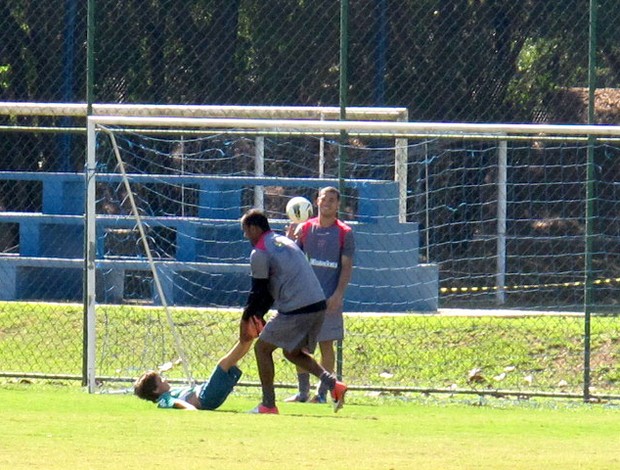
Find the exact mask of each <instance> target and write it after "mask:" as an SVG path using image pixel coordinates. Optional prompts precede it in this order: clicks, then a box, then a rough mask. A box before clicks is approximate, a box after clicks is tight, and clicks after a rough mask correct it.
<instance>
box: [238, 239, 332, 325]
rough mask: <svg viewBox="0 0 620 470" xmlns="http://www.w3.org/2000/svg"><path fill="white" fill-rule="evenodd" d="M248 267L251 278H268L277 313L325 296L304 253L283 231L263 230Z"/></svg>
mask: <svg viewBox="0 0 620 470" xmlns="http://www.w3.org/2000/svg"><path fill="white" fill-rule="evenodd" d="M250 268H251V271H252V277H253V278H256V279H269V291H270V293H271V296H272V297H273V299H274V304H273V306H274V308H275V309H277V310H278V312H280V313H288V312H292V311H293V310H297V309H299V308H302V307H306V306H308V305H312V304H315V303H317V302H321V301H322V300H325V294H323V289H322V288H321V284H319V280H318V279H317V277H316V275H315V274H314V271H313V270H312V267H311V266H310V263H308V260H307V259H306V256H305V255H304V253H303V252H302V251H301V249H300V248H299V247H298V246H297V244H296V243H295V242H294V241H292V240H290V239H289V238H287V237H285V236H284V235H278V234H276V233H275V232H273V231H269V232H265V233H264V234H263V236H262V237H261V238H260V240H259V241H258V243H257V244H256V246H255V247H254V249H253V250H252V253H251V254H250Z"/></svg>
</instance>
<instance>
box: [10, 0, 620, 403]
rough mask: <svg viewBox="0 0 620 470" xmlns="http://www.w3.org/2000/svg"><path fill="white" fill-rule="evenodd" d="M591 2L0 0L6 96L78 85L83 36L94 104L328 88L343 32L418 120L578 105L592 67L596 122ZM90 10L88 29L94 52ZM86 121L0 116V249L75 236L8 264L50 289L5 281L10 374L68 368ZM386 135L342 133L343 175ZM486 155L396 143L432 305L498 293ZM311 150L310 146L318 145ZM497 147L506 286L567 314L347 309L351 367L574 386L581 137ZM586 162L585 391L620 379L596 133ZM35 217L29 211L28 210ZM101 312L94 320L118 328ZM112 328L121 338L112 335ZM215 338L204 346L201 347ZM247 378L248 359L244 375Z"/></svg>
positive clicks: (367, 168) (619, 43)
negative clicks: (345, 136)
mask: <svg viewBox="0 0 620 470" xmlns="http://www.w3.org/2000/svg"><path fill="white" fill-rule="evenodd" d="M597 5H598V15H595V17H594V20H595V21H594V22H593V23H592V29H590V18H591V11H590V2H587V1H585V0H567V1H562V2H559V1H543V0H538V1H534V0H528V1H523V2H513V1H507V0H506V1H495V2H489V1H464V0H461V1H415V2H413V1H400V2H389V1H387V0H374V1H350V2H348V31H347V32H346V34H342V33H343V32H341V31H340V26H341V22H340V13H341V7H342V3H339V2H333V1H332V2H327V1H316V2H300V1H284V2H282V1H278V2H275V1H272V0H267V1H260V2H254V1H251V2H250V1H241V0H234V1H230V0H226V1H222V0H217V1H216V0H196V1H192V2H172V1H170V0H160V1H157V0H154V1H149V2H138V1H135V0H131V1H123V2H120V1H111V0H91V1H90V2H85V1H83V2H79V1H77V0H63V1H59V0H50V1H48V2H23V1H19V0H7V1H5V2H2V4H1V5H0V13H1V14H0V101H17V102H68V103H83V102H85V101H86V99H87V86H88V85H89V84H88V83H87V81H88V80H87V76H88V74H87V70H86V68H87V54H88V53H92V59H93V62H92V63H93V69H92V73H93V80H92V83H90V85H92V99H93V101H94V102H96V103H136V104H139V103H162V104H163V103H170V104H209V105H214V104H220V105H252V104H253V105H306V106H316V105H331V106H338V104H339V103H340V101H341V99H342V96H341V89H340V85H341V84H340V77H341V41H342V38H343V37H345V38H346V44H347V46H348V47H347V77H346V80H347V87H346V88H347V92H348V93H347V101H348V103H347V104H348V105H351V106H397V107H404V108H406V109H407V110H408V112H409V119H410V120H411V121H461V122H545V123H584V122H587V120H588V104H589V93H588V86H589V85H590V84H591V82H590V81H589V75H590V74H591V73H592V72H593V71H594V72H595V75H596V82H595V85H596V87H597V89H596V93H595V95H594V96H595V100H594V102H593V103H592V105H593V111H594V120H595V122H600V123H616V122H617V120H618V116H619V115H620V111H619V110H620V105H619V103H620V92H618V90H617V87H618V83H619V82H620V76H619V74H620V65H619V64H620V32H619V31H618V29H617V28H616V24H617V22H618V20H620V5H618V4H617V2H611V1H609V0H601V1H599V2H598V4H597ZM89 6H90V8H92V10H91V11H94V25H93V29H91V31H90V33H91V35H94V47H93V49H92V50H90V51H87V42H88V41H87V39H88V38H87V33H88V18H87V16H88V15H87V13H88V7H89ZM591 31H592V33H593V34H592V35H591V34H590V32H591ZM592 38H594V39H595V41H593V42H592ZM591 48H593V49H594V50H595V51H596V52H595V54H594V56H593V57H590V54H589V51H590V49H591ZM592 59H593V60H592ZM591 64H594V65H596V68H595V69H594V70H591V69H590V66H591ZM84 125H85V122H84V119H83V117H75V116H73V117H71V116H45V115H32V116H16V115H10V114H7V115H2V116H0V130H1V133H0V137H1V138H0V170H1V171H2V172H6V171H12V172H22V173H24V174H22V175H21V176H19V177H15V176H14V175H13V176H11V177H5V178H2V179H0V211H1V214H2V218H1V220H0V251H1V253H2V256H3V257H7V258H12V259H15V258H19V257H21V256H29V257H37V256H45V257H54V256H58V254H59V253H61V252H62V253H67V252H70V253H71V257H72V259H73V260H76V261H70V262H68V263H69V264H68V265H66V266H63V267H60V268H58V267H57V268H48V269H49V270H45V269H41V268H40V267H34V266H22V267H20V268H19V270H20V272H30V274H29V275H28V276H22V277H18V276H17V274H15V275H14V277H12V278H10V277H6V275H5V276H4V277H3V278H2V279H0V286H2V287H3V289H8V288H10V289H13V291H15V290H16V289H18V290H19V291H20V292H27V293H28V296H27V297H28V299H37V298H40V299H43V298H44V299H46V301H49V300H55V301H58V302H59V303H57V304H54V303H46V304H45V307H42V306H40V305H38V304H37V303H30V302H15V301H14V300H15V299H3V300H10V301H8V302H6V303H3V307H2V308H1V309H0V319H1V320H0V371H3V373H4V374H11V373H13V372H15V373H16V374H17V375H19V374H20V373H22V374H23V373H29V374H39V373H41V374H46V375H59V376H62V375H71V376H79V375H80V374H81V368H82V359H81V354H82V335H81V329H82V322H83V319H82V311H81V308H80V306H79V304H78V305H76V304H70V303H69V302H68V300H70V299H67V298H66V297H67V296H66V295H64V294H62V289H60V288H59V287H58V285H56V284H54V282H57V281H54V279H58V278H59V273H60V274H61V276H60V277H62V278H64V279H63V281H64V282H67V280H69V281H70V283H71V286H72V288H71V289H72V290H73V292H74V294H75V295H76V296H77V297H78V298H79V297H80V295H81V289H82V279H81V275H80V274H79V273H78V274H76V273H75V266H74V265H75V263H76V262H80V257H83V247H82V231H81V227H80V226H79V224H77V223H76V218H81V217H82V214H83V208H82V207H81V206H80V205H79V204H78V203H76V202H75V201H78V200H79V196H78V195H79V193H80V191H81V188H82V175H81V172H82V171H83V166H84V155H85V150H84V149H85V146H86V139H85V135H84ZM365 146H367V147H371V146H374V149H375V152H374V153H373V154H372V156H361V154H362V153H363V149H364V148H365ZM381 148H382V145H381V143H377V142H373V143H371V144H369V143H368V142H363V141H355V142H351V144H350V148H349V152H350V153H351V154H352V155H353V158H352V160H353V159H357V160H355V161H354V162H353V163H351V167H350V168H349V169H348V170H347V171H349V172H350V174H353V173H354V172H355V171H358V172H359V173H360V174H361V173H364V177H368V176H370V177H373V178H386V179H392V178H393V176H394V175H393V173H391V171H392V170H391V167H390V165H389V164H387V163H385V161H384V160H383V159H382V158H383V156H378V155H379V154H380V153H381ZM279 149H280V152H284V153H286V155H287V160H291V158H299V159H300V162H295V164H294V165H291V168H292V170H291V171H295V168H297V167H308V166H310V164H308V163H307V162H306V161H305V160H304V159H305V158H306V159H307V158H310V157H307V156H306V157H304V156H303V154H304V152H300V153H298V154H296V153H295V152H292V151H291V150H290V147H287V146H286V145H283V146H280V147H279ZM495 152H496V148H494V147H491V148H489V147H486V146H485V145H483V144H482V143H480V142H477V143H466V144H463V143H459V145H458V148H457V147H456V146H455V145H454V144H453V143H450V144H446V143H445V141H427V142H411V145H410V147H409V174H410V177H409V187H408V191H409V193H408V194H409V200H408V207H409V213H408V219H409V220H410V221H415V222H418V223H419V224H420V245H421V251H420V255H421V258H422V260H423V261H428V262H431V263H437V264H438V265H439V270H440V280H439V284H440V288H441V290H440V306H441V307H443V308H446V307H450V308H463V307H467V308H469V307H472V306H476V307H484V308H496V307H497V304H496V303H495V297H494V294H489V293H487V292H481V291H480V290H479V289H482V288H484V287H488V286H489V284H492V283H490V282H489V279H490V278H493V276H495V274H496V273H495V266H494V263H493V256H495V252H494V250H495V239H493V238H492V236H491V235H492V232H493V230H494V229H493V227H494V226H495V224H496V219H495V215H493V214H492V209H491V208H493V210H494V207H495V206H494V204H496V201H494V197H495V196H494V194H495V190H496V188H495V186H494V184H495V183H494V181H495V180H494V178H495V176H496V173H497V167H496V166H494V165H490V164H489V163H488V160H487V157H486V156H487V155H488V154H489V153H493V154H495ZM315 153H316V152H315V151H314V150H312V151H308V152H306V154H307V155H312V157H311V158H315ZM509 153H510V155H511V160H510V161H509V164H510V168H511V172H512V173H511V175H512V176H511V177H512V178H514V179H513V181H512V183H513V185H512V186H511V191H512V193H511V194H510V201H512V202H511V204H512V205H509V209H508V210H509V214H510V216H511V219H512V221H513V222H514V223H513V224H512V225H511V226H509V228H508V230H509V235H510V236H511V237H512V239H511V240H510V241H509V244H508V246H509V249H510V251H509V254H508V259H509V261H510V266H511V269H512V273H511V274H512V279H511V281H513V284H514V285H515V286H518V288H517V289H516V290H514V291H513V292H512V293H511V294H509V295H508V297H507V304H506V305H504V307H507V308H510V309H513V310H521V309H524V308H525V309H534V308H542V307H544V308H545V309H556V310H563V311H566V310H570V312H569V313H570V315H564V316H547V315H543V316H538V317H534V318H532V317H525V318H521V317H519V318H516V317H511V318H506V319H504V320H502V321H501V322H500V327H499V330H497V329H495V328H497V326H496V325H493V324H489V322H488V320H486V319H480V318H477V317H469V318H462V317H460V316H458V315H455V316H451V315H444V316H443V317H441V318H436V317H433V318H432V319H431V318H430V317H425V316H421V317H420V318H419V319H417V320H415V322H414V326H412V325H411V324H409V323H407V324H405V325H403V324H402V323H401V322H403V321H404V320H403V319H393V320H392V321H390V322H386V321H385V319H384V318H382V319H372V318H360V317H352V318H350V319H349V320H348V326H347V329H348V339H347V341H345V346H344V348H345V349H344V354H343V356H344V358H345V363H344V374H345V377H349V378H353V377H354V384H355V385H360V386H365V387H372V386H382V387H390V386H392V387H394V386H395V387H399V386H408V387H420V388H424V387H430V388H436V389H450V388H451V387H453V388H458V389H460V388H463V387H464V388H473V389H474V390H475V389H476V388H484V389H493V388H503V387H504V386H506V387H507V388H510V389H512V390H519V391H522V392H524V393H525V392H531V391H538V392H540V391H542V392H547V393H559V394H560V393H563V392H570V393H575V394H578V393H580V390H581V388H582V387H583V386H584V384H583V383H582V367H583V364H582V359H583V348H584V342H583V341H584V338H583V333H584V332H583V318H582V317H580V316H573V315H574V313H575V312H576V311H578V310H579V309H580V308H581V307H580V305H581V304H582V303H583V300H584V299H583V289H582V287H581V286H580V285H579V282H580V281H582V277H583V274H584V273H583V266H584V263H583V261H584V231H583V230H584V216H585V211H584V207H585V205H584V204H585V202H584V201H585V199H584V193H583V182H584V181H585V171H586V170H585V160H586V146H585V145H568V146H566V145H558V146H557V148H553V149H552V148H550V146H549V145H547V144H540V143H534V144H532V145H530V144H529V143H528V144H527V145H520V144H518V143H515V142H512V143H510V148H509ZM299 155H302V156H299ZM331 158H332V159H335V158H336V152H332V154H331ZM595 158H596V163H597V168H598V170H597V171H598V172H597V174H596V178H597V181H599V183H600V184H599V185H598V186H597V191H598V195H599V199H598V200H597V203H596V210H597V214H599V217H600V219H598V220H599V223H598V225H597V228H596V229H595V230H597V234H599V236H598V238H597V243H596V244H595V246H594V250H595V257H594V278H595V280H596V281H597V282H600V285H597V286H598V287H597V289H598V290H597V291H596V295H595V296H594V299H593V302H594V304H595V305H596V306H597V310H598V313H600V314H601V316H600V317H597V318H596V319H595V321H594V322H593V324H592V331H591V334H592V337H591V338H590V339H591V341H592V345H593V359H592V364H591V367H592V372H593V374H592V381H593V383H592V386H593V387H595V388H593V392H594V393H597V392H600V393H602V394H606V393H615V394H617V393H618V387H619V385H618V384H619V383H620V371H619V370H618V365H617V364H618V361H617V358H618V354H620V352H619V347H620V343H619V341H620V333H619V332H620V327H619V326H618V317H617V308H616V304H617V300H616V292H617V285H618V284H617V279H618V278H620V274H618V271H619V270H618V268H617V265H618V262H617V255H616V253H618V252H620V249H618V248H619V246H618V243H619V236H620V235H619V231H618V227H617V223H616V221H615V218H614V217H613V214H615V213H617V208H618V201H619V200H620V199H619V198H618V195H617V184H616V181H617V180H618V178H617V175H618V163H617V160H618V158H617V149H616V147H615V144H613V143H612V144H603V145H600V146H599V147H597V150H596V157H595ZM274 159H275V157H274ZM334 161H335V160H334ZM332 163H333V162H332ZM274 165H275V166H278V161H277V159H275V162H274ZM384 167H385V168H386V169H385V172H384V173H382V171H383V168H384ZM287 168H288V167H287ZM28 172H33V173H39V172H69V173H73V176H71V177H70V178H69V181H68V182H63V183H60V182H55V181H54V179H53V178H50V179H49V181H47V183H45V182H44V181H43V180H41V178H38V177H36V176H33V175H28ZM5 176H6V175H5ZM285 176H286V175H285ZM74 177H75V179H73V180H72V179H71V178H74ZM11 178H13V179H11ZM44 184H48V185H49V187H48V188H47V190H44V187H43V185H44ZM576 194H578V196H575V195H576ZM44 195H47V196H44ZM63 198H64V199H63ZM429 208H430V209H429ZM24 214H27V217H24ZM428 214H431V215H430V216H428ZM48 215H55V216H63V217H64V219H63V223H61V224H56V223H46V222H51V220H46V219H45V220H44V218H45V217H47V216H48ZM28 217H29V218H30V219H35V218H39V219H37V220H38V222H37V223H36V224H30V225H29V224H28V223H26V222H25V218H28ZM35 226H36V227H37V228H34V227H35ZM42 240H45V244H42V243H41V241H42ZM29 250H30V251H29ZM71 263H73V264H71ZM509 274H510V273H509ZM19 279H28V281H27V282H26V281H23V280H19ZM131 282H133V281H131ZM135 282H136V283H138V284H140V283H142V282H144V280H139V281H135ZM575 282H576V283H577V284H574V283H575ZM24 283H25V284H24ZM571 283H573V284H572V285H571ZM531 286H534V287H531ZM138 290H140V288H139V287H136V291H138ZM54 294H55V297H54ZM50 296H51V297H50ZM18 300H19V299H18ZM106 318H108V317H106V316H104V321H107V320H105V319H106ZM160 320H161V319H160V318H159V317H158V318H157V320H152V323H153V324H157V323H158V322H159V321H160ZM218 320H219V321H221V322H223V323H222V327H221V332H222V333H230V334H228V335H224V336H225V338H223V339H222V340H221V341H222V343H221V344H222V345H223V346H222V348H225V347H226V345H228V342H227V341H228V340H229V339H230V338H232V337H233V336H234V335H233V329H231V328H229V326H230V325H229V323H228V322H227V320H226V319H221V318H219V317H218ZM207 323H208V324H209V325H211V324H215V323H216V320H214V319H213V320H212V321H211V322H207ZM41 324H45V325H49V326H51V333H50V331H49V330H47V331H46V332H45V333H43V334H42V333H40V332H38V330H37V325H41ZM198 324H199V323H193V320H192V321H189V322H188V325H198ZM109 325H110V324H109V323H106V324H105V325H104V326H102V331H110V329H107V327H108V326H109ZM200 325H202V323H200ZM196 328H198V326H196ZM403 329H406V330H407V332H406V333H403ZM201 331H202V330H201ZM446 332H450V334H446ZM199 334H200V335H203V332H201V333H199ZM188 335H190V336H191V333H190V332H188ZM145 337H148V338H150V336H149V333H145ZM196 338H197V339H195V340H194V339H192V340H191V341H190V344H191V345H192V347H193V346H194V345H195V346H196V347H197V348H198V347H199V346H200V342H201V339H200V338H202V336H200V338H198V337H196ZM104 341H108V343H109V344H111V343H114V342H115V341H118V340H117V339H115V337H114V335H112V334H108V336H106V337H105V338H104ZM504 343H511V344H512V346H511V347H509V348H508V349H507V350H508V351H509V354H508V355H507V356H506V357H503V358H502V360H501V361H498V362H495V361H491V360H490V359H488V358H485V355H483V354H477V353H476V351H482V348H483V346H484V347H485V348H486V351H487V353H485V354H490V353H488V351H492V350H493V348H494V347H495V349H496V350H499V348H500V346H501V345H503V344H504ZM25 345H29V346H28V347H27V348H26V346H25ZM33 349H34V350H36V351H38V353H37V354H40V356H39V355H35V354H33V353H32V350H33ZM45 351H50V352H52V354H48V353H44V352H45ZM223 351H224V350H223V349H222V351H218V352H216V353H214V357H208V358H206V361H205V362H208V364H207V365H208V366H210V364H211V363H212V362H213V361H212V360H215V356H216V355H217V354H219V353H220V352H223ZM399 351H406V352H405V353H404V354H402V353H400V352H399ZM433 351H435V353H433ZM436 351H439V352H436ZM112 354H118V353H112ZM377 357H379V359H377ZM204 359H205V358H197V359H196V361H198V362H200V361H201V360H204ZM500 362H501V363H504V364H505V365H504V367H505V368H506V370H505V371H504V370H503V368H501V367H499V366H498V365H497V364H499V363H500ZM491 363H493V366H490V367H489V366H488V364H491ZM246 364H247V363H246ZM412 364H418V366H412ZM455 364H456V366H455ZM141 365H142V364H141ZM485 366H487V370H484V368H485ZM110 367H112V366H110ZM247 367H250V368H251V366H249V365H248V366H247ZM513 368H514V369H513ZM478 369H482V370H483V371H484V372H480V373H478V372H477V370H478ZM515 370H516V371H518V373H515V372H514V371H515ZM207 372H208V371H207ZM207 372H205V374H206V373H207ZM199 374H202V372H201V371H199ZM252 374H253V372H252V371H251V369H250V372H249V376H248V377H249V378H250V379H252V378H254V376H253V375H252ZM287 374H289V375H287V376H283V377H285V378H284V379H283V380H284V381H288V382H291V383H293V382H294V380H295V379H294V372H293V371H292V370H290V371H287ZM502 374H505V376H504V377H503V378H502ZM494 377H497V379H494Z"/></svg>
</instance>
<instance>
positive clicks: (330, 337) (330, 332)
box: [318, 310, 344, 342]
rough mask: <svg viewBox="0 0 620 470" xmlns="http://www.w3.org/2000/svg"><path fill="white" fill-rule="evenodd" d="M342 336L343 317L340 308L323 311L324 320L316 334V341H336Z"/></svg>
mask: <svg viewBox="0 0 620 470" xmlns="http://www.w3.org/2000/svg"><path fill="white" fill-rule="evenodd" d="M343 338H344V319H343V316H342V310H339V311H336V312H325V320H324V321H323V326H322V327H321V332H320V333H319V336H318V341H319V342H322V341H337V340H341V339H343Z"/></svg>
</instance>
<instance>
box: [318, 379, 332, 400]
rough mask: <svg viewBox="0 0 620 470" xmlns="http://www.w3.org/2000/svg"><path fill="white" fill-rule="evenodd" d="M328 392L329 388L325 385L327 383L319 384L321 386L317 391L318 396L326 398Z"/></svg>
mask: <svg viewBox="0 0 620 470" xmlns="http://www.w3.org/2000/svg"><path fill="white" fill-rule="evenodd" d="M328 390H329V388H327V385H326V384H325V382H319V386H318V388H317V390H316V394H317V395H318V396H320V397H323V398H325V397H326V396H327V392H328Z"/></svg>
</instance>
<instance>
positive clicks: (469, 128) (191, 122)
mask: <svg viewBox="0 0 620 470" xmlns="http://www.w3.org/2000/svg"><path fill="white" fill-rule="evenodd" d="M88 119H89V120H90V121H91V122H92V123H93V124H94V125H96V126H97V125H102V126H106V125H110V126H111V125H116V126H136V127H137V126H144V127H168V128H170V127H172V128H193V129H209V128H210V129H245V130H256V131H261V130H265V131H268V130H277V131H307V132H311V133H316V134H321V133H336V132H340V131H347V132H349V133H359V134H379V133H380V134H389V135H398V136H416V135H425V134H433V135H451V134H454V136H455V137H458V136H470V135H476V136H479V135H489V134H492V135H496V136H499V137H501V136H510V135H530V136H534V137H539V138H543V137H544V136H549V135H555V136H558V135H560V136H575V137H587V136H614V137H618V136H620V126H615V125H577V124H575V125H570V124H567V125H559V124H499V123H497V124H492V123H491V124H483V123H454V122H386V121H353V120H347V121H340V120H331V121H330V120H312V119H310V120H292V119H237V118H234V119H233V118H185V117H135V116H91V117H89V118H88Z"/></svg>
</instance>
